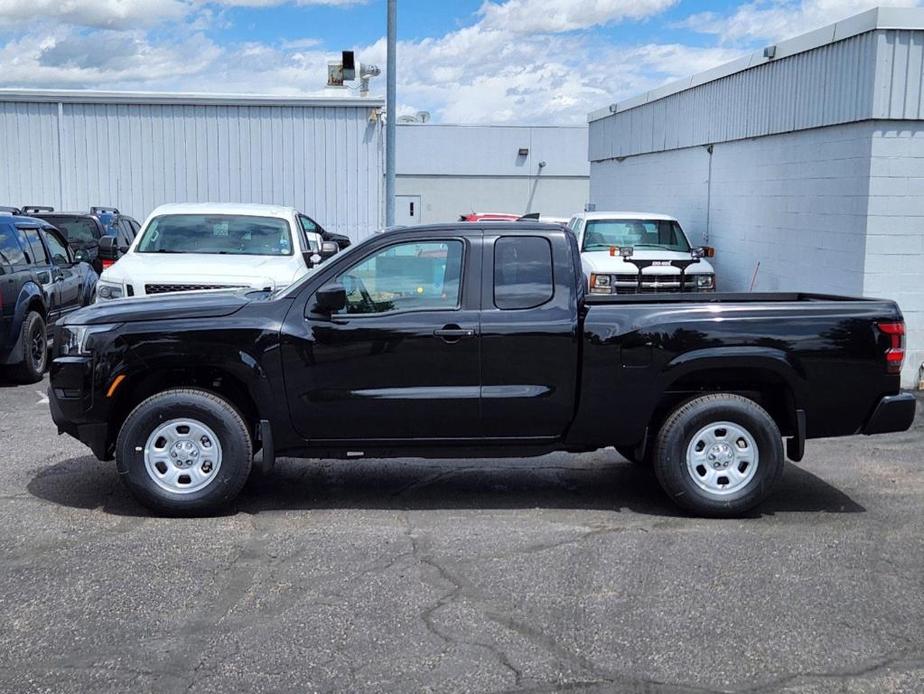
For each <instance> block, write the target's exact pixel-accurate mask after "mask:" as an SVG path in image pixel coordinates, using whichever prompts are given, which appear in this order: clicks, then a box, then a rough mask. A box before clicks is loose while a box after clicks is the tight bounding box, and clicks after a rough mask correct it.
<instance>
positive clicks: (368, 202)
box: [0, 90, 384, 239]
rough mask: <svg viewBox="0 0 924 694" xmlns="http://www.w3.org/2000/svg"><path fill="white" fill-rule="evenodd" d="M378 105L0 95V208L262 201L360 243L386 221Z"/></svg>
mask: <svg viewBox="0 0 924 694" xmlns="http://www.w3.org/2000/svg"><path fill="white" fill-rule="evenodd" d="M382 105H383V103H382V101H381V100H380V99H375V98H346V99H344V98H337V97H333V98H331V97H310V98H303V97H262V96H219V95H183V94H142V93H121V92H113V93H107V92H48V91H2V90H0V152H2V154H0V157H2V159H0V162H2V169H3V175H2V176H0V205H14V206H21V205H26V204H28V205H52V206H54V207H55V208H56V209H64V210H89V208H90V206H91V205H107V206H108V205H112V206H115V207H118V208H119V209H120V210H121V211H123V212H125V213H127V214H131V215H133V216H135V217H137V218H139V219H142V218H144V217H145V216H146V215H147V214H148V213H149V212H150V211H151V210H152V209H153V208H155V207H156V206H158V205H160V204H162V203H167V202H265V203H275V204H279V205H291V206H294V207H297V208H299V209H300V210H302V211H304V212H305V213H306V214H308V215H310V216H311V217H313V218H315V219H317V221H318V222H320V223H321V224H322V225H323V226H324V227H326V228H327V229H328V230H329V231H333V232H338V233H342V234H348V235H349V236H350V237H352V238H353V239H360V238H362V237H364V236H366V235H368V234H369V233H371V232H372V231H374V230H375V229H377V228H379V227H381V225H382V222H383V219H382V208H383V205H382V196H383V188H382V174H383V171H384V165H383V161H384V159H383V134H382V128H381V119H380V118H379V113H380V110H381V107H382Z"/></svg>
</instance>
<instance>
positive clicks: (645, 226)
mask: <svg viewBox="0 0 924 694" xmlns="http://www.w3.org/2000/svg"><path fill="white" fill-rule="evenodd" d="M568 228H569V229H570V230H571V231H572V232H573V233H574V234H575V236H576V237H577V240H578V247H579V248H580V250H581V265H582V266H583V269H584V277H585V279H586V281H587V290H588V291H589V292H590V293H591V294H642V293H654V292H680V291H684V292H714V291H715V286H716V281H715V270H714V269H713V267H712V265H711V264H710V263H709V261H708V260H706V259H705V258H706V257H712V256H713V255H714V253H715V252H714V251H713V249H711V248H708V247H706V248H696V247H694V246H691V245H690V241H689V239H687V236H686V234H685V233H684V232H683V229H681V228H680V222H678V221H677V220H676V219H674V218H673V217H669V216H667V215H663V214H653V213H650V212H583V213H581V214H578V215H575V216H574V217H572V218H571V221H570V222H568Z"/></svg>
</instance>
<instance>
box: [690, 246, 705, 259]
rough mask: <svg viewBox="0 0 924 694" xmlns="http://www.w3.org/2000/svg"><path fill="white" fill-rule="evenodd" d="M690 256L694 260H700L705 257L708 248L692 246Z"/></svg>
mask: <svg viewBox="0 0 924 694" xmlns="http://www.w3.org/2000/svg"><path fill="white" fill-rule="evenodd" d="M690 257H691V258H693V260H699V259H700V258H705V257H706V250H705V249H703V248H691V249H690Z"/></svg>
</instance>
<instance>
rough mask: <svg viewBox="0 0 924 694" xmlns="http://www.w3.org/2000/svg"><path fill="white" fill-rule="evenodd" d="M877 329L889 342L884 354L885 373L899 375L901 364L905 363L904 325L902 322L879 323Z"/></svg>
mask: <svg viewBox="0 0 924 694" xmlns="http://www.w3.org/2000/svg"><path fill="white" fill-rule="evenodd" d="M877 327H878V328H879V331H880V332H882V333H883V334H885V335H888V336H889V339H890V340H891V344H890V346H889V348H888V349H887V350H886V352H885V360H886V371H888V372H889V373H890V374H897V373H901V372H902V364H903V363H904V361H905V324H904V323H902V322H898V323H879V324H878V326H877Z"/></svg>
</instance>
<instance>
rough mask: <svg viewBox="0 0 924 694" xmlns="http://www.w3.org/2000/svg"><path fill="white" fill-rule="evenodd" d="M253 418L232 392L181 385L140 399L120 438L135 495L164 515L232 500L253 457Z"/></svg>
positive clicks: (121, 460)
mask: <svg viewBox="0 0 924 694" xmlns="http://www.w3.org/2000/svg"><path fill="white" fill-rule="evenodd" d="M252 451H253V448H252V442H251V438H250V433H249V431H248V430H247V425H246V424H245V423H244V420H243V419H242V418H241V415H240V414H239V413H238V411H237V410H236V409H235V408H234V407H233V406H232V405H231V404H230V403H229V402H227V401H226V400H224V399H222V398H220V397H218V396H217V395H214V394H212V393H208V392H205V391H201V390H189V389H182V390H181V389H176V390H168V391H164V392H163V393H158V394H157V395H153V396H151V397H150V398H148V399H147V400H145V401H144V402H142V403H141V404H140V405H138V406H137V407H136V408H135V409H134V410H133V411H132V412H131V414H129V415H128V418H127V419H126V420H125V423H124V424H123V425H122V429H121V431H119V436H118V439H117V440H116V465H117V466H118V468H119V474H120V475H121V477H122V480H123V481H124V482H125V484H126V486H127V487H128V489H129V491H130V492H131V493H132V495H133V496H134V497H135V498H136V499H138V501H140V502H141V503H142V504H144V505H145V506H147V507H148V508H150V509H151V510H153V511H155V512H157V513H162V514H165V515H196V514H201V513H207V512H210V511H215V510H218V509H220V508H221V507H223V506H225V505H227V504H228V503H230V502H231V501H232V500H233V499H234V498H235V497H236V496H237V495H238V494H239V493H240V491H241V488H242V487H243V486H244V483H245V482H246V481H247V477H248V475H249V474H250V468H251V464H252V460H253V452H252Z"/></svg>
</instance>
